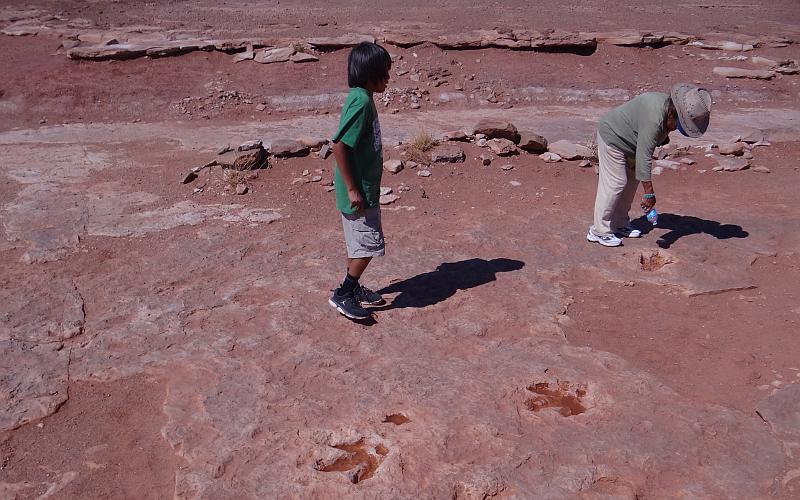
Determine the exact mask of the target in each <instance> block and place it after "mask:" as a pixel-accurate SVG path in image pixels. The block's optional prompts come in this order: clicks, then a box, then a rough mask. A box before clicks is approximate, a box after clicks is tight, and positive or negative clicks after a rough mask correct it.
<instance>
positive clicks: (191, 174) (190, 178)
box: [181, 170, 197, 184]
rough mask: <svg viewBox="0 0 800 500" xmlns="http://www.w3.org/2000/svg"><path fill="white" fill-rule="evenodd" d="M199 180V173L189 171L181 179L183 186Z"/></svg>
mask: <svg viewBox="0 0 800 500" xmlns="http://www.w3.org/2000/svg"><path fill="white" fill-rule="evenodd" d="M195 179H197V173H196V172H194V170H189V171H188V172H186V174H185V175H184V176H183V178H182V179H181V183H182V184H189V183H190V182H192V181H193V180H195Z"/></svg>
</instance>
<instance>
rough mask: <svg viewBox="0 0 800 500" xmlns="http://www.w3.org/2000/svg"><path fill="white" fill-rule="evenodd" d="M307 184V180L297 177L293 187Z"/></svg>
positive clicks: (293, 180)
mask: <svg viewBox="0 0 800 500" xmlns="http://www.w3.org/2000/svg"><path fill="white" fill-rule="evenodd" d="M305 182H306V180H305V179H303V178H302V177H295V178H294V179H292V185H293V186H294V185H295V184H303V183H305Z"/></svg>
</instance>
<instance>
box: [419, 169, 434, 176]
mask: <svg viewBox="0 0 800 500" xmlns="http://www.w3.org/2000/svg"><path fill="white" fill-rule="evenodd" d="M417 175H418V176H420V177H430V176H431V171H430V170H420V171H419V172H417Z"/></svg>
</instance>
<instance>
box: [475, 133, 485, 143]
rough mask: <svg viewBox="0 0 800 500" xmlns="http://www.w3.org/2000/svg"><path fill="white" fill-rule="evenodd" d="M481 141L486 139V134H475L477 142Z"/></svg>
mask: <svg viewBox="0 0 800 500" xmlns="http://www.w3.org/2000/svg"><path fill="white" fill-rule="evenodd" d="M481 139H486V134H480V133H478V134H475V140H476V141H479V140H481Z"/></svg>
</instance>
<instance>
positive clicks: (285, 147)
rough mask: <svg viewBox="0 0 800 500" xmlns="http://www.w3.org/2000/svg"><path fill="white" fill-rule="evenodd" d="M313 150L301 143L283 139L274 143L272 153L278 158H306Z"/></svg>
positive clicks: (271, 148) (271, 147)
mask: <svg viewBox="0 0 800 500" xmlns="http://www.w3.org/2000/svg"><path fill="white" fill-rule="evenodd" d="M310 149H311V148H309V147H308V146H306V145H305V144H303V143H302V142H300V141H294V140H291V139H281V140H277V141H275V142H273V143H272V145H271V146H270V152H271V153H272V155H273V156H275V157H276V158H287V157H290V156H306V155H308V152H309V150H310Z"/></svg>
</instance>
